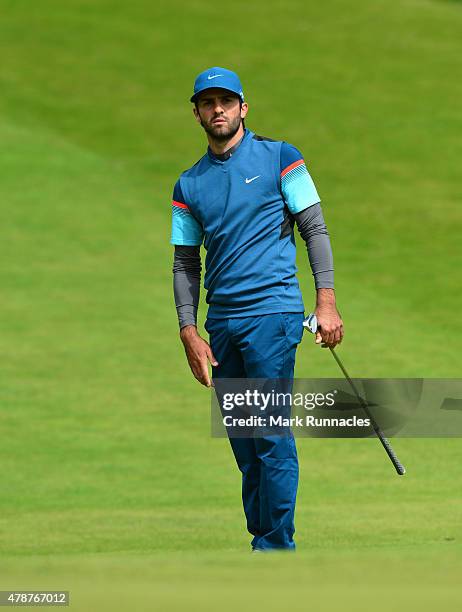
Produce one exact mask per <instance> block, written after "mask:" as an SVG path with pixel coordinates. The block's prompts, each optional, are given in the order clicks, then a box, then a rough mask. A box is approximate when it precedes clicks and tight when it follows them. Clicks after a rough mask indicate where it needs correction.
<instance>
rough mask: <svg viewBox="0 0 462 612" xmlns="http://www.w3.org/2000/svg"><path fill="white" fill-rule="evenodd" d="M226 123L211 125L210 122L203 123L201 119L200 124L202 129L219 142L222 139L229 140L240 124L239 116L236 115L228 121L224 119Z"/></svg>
mask: <svg viewBox="0 0 462 612" xmlns="http://www.w3.org/2000/svg"><path fill="white" fill-rule="evenodd" d="M217 118H218V117H214V118H213V119H212V121H214V120H215V119H217ZM226 121H227V123H224V124H222V125H213V124H212V123H210V124H209V125H208V124H206V123H204V122H203V121H202V119H201V126H202V127H203V128H204V130H205V131H206V132H207V134H209V135H210V136H211V137H212V138H213V139H214V140H216V141H218V142H220V141H224V140H231V138H232V137H233V136H234V134H236V132H237V131H238V129H239V127H240V125H241V121H242V119H241V117H236V118H235V119H234V120H232V121H230V120H228V119H226Z"/></svg>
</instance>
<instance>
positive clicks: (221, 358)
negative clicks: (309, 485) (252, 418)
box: [205, 312, 304, 550]
mask: <svg viewBox="0 0 462 612" xmlns="http://www.w3.org/2000/svg"><path fill="white" fill-rule="evenodd" d="M303 317H304V315H303V313H302V312H300V313H278V314H267V315H258V316H251V317H239V318H229V319H207V321H206V323H205V329H206V330H207V332H208V334H209V336H210V346H211V348H212V351H213V354H214V355H215V358H216V360H217V361H218V366H216V367H214V368H213V371H212V377H213V378H214V379H217V378H272V379H279V378H281V379H292V378H293V373H294V367H295V353H296V350H297V346H298V344H299V343H300V341H301V339H302V335H303ZM229 441H230V444H231V447H232V450H233V453H234V457H235V458H236V462H237V465H238V467H239V470H240V471H241V472H242V501H243V505H244V512H245V516H246V519H247V529H248V531H249V532H250V533H251V534H252V535H253V539H252V542H251V545H252V547H253V548H258V549H261V550H268V549H293V548H295V543H294V539H293V535H294V531H295V528H294V512H295V501H296V495H297V486H298V459H297V450H296V446H295V440H294V437H293V435H292V433H291V432H289V435H287V436H278V435H274V436H267V437H263V438H229Z"/></svg>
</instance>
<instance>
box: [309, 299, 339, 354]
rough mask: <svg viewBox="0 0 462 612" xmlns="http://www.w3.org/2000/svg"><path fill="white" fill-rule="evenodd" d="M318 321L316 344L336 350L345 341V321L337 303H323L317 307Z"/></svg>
mask: <svg viewBox="0 0 462 612" xmlns="http://www.w3.org/2000/svg"><path fill="white" fill-rule="evenodd" d="M314 312H315V315H316V318H317V320H318V331H317V332H316V344H321V343H323V344H321V346H322V348H334V347H335V346H337V344H340V343H341V342H342V339H343V335H344V331H343V321H342V319H341V317H340V313H339V312H338V310H337V307H336V305H335V303H323V304H318V305H317V306H316V310H315V311H314Z"/></svg>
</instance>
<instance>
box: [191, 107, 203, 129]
mask: <svg viewBox="0 0 462 612" xmlns="http://www.w3.org/2000/svg"><path fill="white" fill-rule="evenodd" d="M192 110H193V113H194V117H195V118H196V121H197V123H200V124H201V125H202V121H201V118H200V115H199V111H198V110H197V108H196V107H195V106H193V109H192Z"/></svg>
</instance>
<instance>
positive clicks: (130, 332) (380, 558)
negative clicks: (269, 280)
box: [0, 0, 462, 611]
mask: <svg viewBox="0 0 462 612" xmlns="http://www.w3.org/2000/svg"><path fill="white" fill-rule="evenodd" d="M461 28H462V3H461V2H456V1H449V0H448V1H444V0H439V1H438V0H397V1H396V2H393V3H390V2H385V1H384V0H369V1H367V0H357V1H356V2H346V1H342V0H325V1H324V2H321V3H319V2H302V1H301V0H297V1H295V2H289V3H283V2H279V1H276V0H266V1H265V2H263V1H262V0H255V1H254V2H243V1H242V0H236V1H235V2H232V3H229V4H222V5H218V4H216V3H212V2H205V1H203V0H197V1H195V2H186V1H184V2H182V1H179V0H170V1H169V2H165V1H162V0H161V1H157V2H152V1H151V2H150V1H148V0H132V1H131V2H130V3H127V2H121V1H117V0H111V1H110V0H67V1H66V2H62V1H58V0H41V1H40V2H30V1H26V0H0V34H1V36H0V52H1V62H0V79H1V81H0V139H1V147H0V203H1V206H0V210H1V231H2V239H1V245H2V257H1V260H0V265H1V294H0V301H1V306H2V316H1V318H0V324H1V336H0V337H1V341H0V345H1V352H2V367H1V374H0V376H1V379H0V383H1V384H0V400H1V403H0V419H1V420H0V422H1V432H2V439H1V444H0V460H1V465H2V478H1V483H2V486H1V493H0V589H3V590H9V589H32V588H36V589H45V588H50V589H55V590H57V589H70V590H71V599H72V608H73V609H75V610H85V611H89V610H92V611H93V610H106V609H107V610H128V609H134V610H151V609H163V610H184V609H191V610H204V609H214V608H217V607H219V608H221V609H225V610H227V609H235V608H236V606H239V607H241V608H242V609H251V608H252V609H253V608H255V607H257V606H258V607H259V608H265V609H267V610H273V609H274V610H276V609H280V608H281V606H286V607H287V606H290V607H291V608H293V609H297V610H298V609H300V610H302V609H305V608H306V607H307V606H316V607H318V608H320V609H339V608H340V607H342V608H344V609H348V610H350V609H351V610H369V609H370V607H371V606H372V605H374V608H375V609H382V608H383V609H385V608H386V607H387V608H388V607H390V606H392V607H393V608H394V609H403V610H404V609H406V610H409V609H416V608H419V610H423V611H426V610H434V609H435V608H436V607H437V606H444V607H445V608H446V609H448V610H456V609H459V607H458V606H460V599H461V595H462V593H461V589H460V585H459V581H460V571H461V569H462V568H461V559H462V554H461V553H462V547H461V539H462V528H461V521H460V516H461V497H460V491H461V477H460V461H461V458H462V452H461V445H460V441H459V440H457V439H452V440H448V439H446V440H445V439H434V440H433V439H426V440H405V439H399V440H395V441H394V446H395V447H396V451H397V453H398V455H399V456H400V458H401V459H402V461H403V463H404V464H405V465H406V467H407V468H408V474H407V475H406V476H405V477H404V478H398V477H397V476H396V475H395V474H394V472H393V469H392V467H391V465H390V464H389V462H388V461H387V459H386V457H385V455H384V453H383V450H382V449H381V447H380V445H379V444H378V442H377V441H375V440H329V441H328V440H309V439H303V440H299V443H298V448H299V457H300V462H301V478H300V489H299V501H298V506H297V515H296V528H297V533H296V539H297V544H298V552H297V553H296V555H274V556H268V555H265V556H264V558H263V559H262V558H261V556H257V555H254V556H251V555H249V552H248V551H249V537H248V535H247V534H246V532H245V528H244V520H243V513H242V510H241V501H240V478H239V472H238V471H237V468H236V467H235V464H234V459H233V457H232V454H231V451H230V449H229V445H228V444H227V442H226V441H225V440H217V439H211V438H210V434H209V428H210V416H209V410H210V408H209V392H208V391H207V390H206V389H205V388H203V387H200V386H199V384H198V383H197V382H196V381H195V379H194V378H193V377H192V375H191V374H190V372H189V369H188V366H187V363H186V360H185V357H184V354H183V349H182V346H181V343H180V342H179V339H178V330H177V321H176V313H175V308H174V303H173V296H172V274H171V267H172V247H171V245H170V244H169V238H170V214H171V212H170V200H171V193H172V188H173V184H174V182H175V180H176V178H177V177H178V175H179V174H180V172H181V171H183V170H184V169H186V168H188V167H190V166H191V165H192V164H193V163H195V161H197V159H199V157H201V156H202V154H203V153H204V150H205V145H206V141H205V137H204V134H203V132H202V130H201V128H200V127H199V126H198V125H197V124H196V122H195V121H194V118H193V115H192V111H191V105H190V103H189V102H188V100H189V96H190V95H191V91H192V86H193V81H194V78H195V76H196V74H197V73H198V72H200V71H201V70H203V69H205V68H207V67H209V66H213V65H222V66H226V67H229V68H231V69H234V70H236V71H237V72H238V73H239V75H240V77H241V80H242V82H243V84H244V91H245V94H246V99H247V101H248V103H249V106H250V110H249V115H248V119H247V121H246V124H247V127H249V128H250V129H252V130H253V131H255V132H257V133H259V134H262V135H265V136H269V137H271V138H275V139H284V140H286V141H288V142H291V143H293V144H294V145H296V146H297V147H298V148H300V149H301V150H302V151H303V153H304V156H305V159H306V161H307V164H308V167H309V169H310V172H311V174H312V176H313V178H314V180H315V183H316V186H317V188H318V191H319V193H320V196H321V199H322V203H323V210H324V215H325V218H326V222H327V225H328V228H329V232H330V235H331V241H332V245H333V250H334V257H335V268H336V292H337V301H338V306H339V309H340V311H341V314H342V316H343V319H344V322H345V331H346V336H345V340H344V342H343V344H342V346H341V348H340V349H339V351H341V355H342V357H343V358H344V360H345V363H346V364H347V367H348V368H349V370H350V373H351V375H353V376H362V377H367V376H370V377H381V376H389V377H401V376H402V377H406V376H407V377H412V376H417V377H457V376H460V371H461V367H460V366H461V359H460V345H461V331H460V325H459V318H460V317H459V313H460V307H461V304H460V281H461V273H460V270H461V267H462V261H461V251H460V228H461V226H460V221H461V213H460V202H461V196H462V193H461V192H462V188H461V181H460V159H461V153H462V146H461V142H462V141H461V128H462V119H461V113H460V100H461V98H462V81H461V79H460V57H461V53H462V37H461V31H462V30H461ZM300 247H301V248H300V249H299V261H298V263H299V270H300V274H299V278H300V282H301V285H302V288H303V293H304V298H305V305H306V309H307V311H309V310H311V308H312V306H313V304H314V290H313V282H312V278H311V274H310V270H309V268H308V264H307V258H306V252H305V250H304V248H303V244H301V245H300ZM202 297H204V296H202ZM204 318H205V308H204V307H202V309H201V316H200V321H201V322H202V323H203V321H204ZM296 375H297V376H298V377H308V376H313V377H315V376H319V377H323V376H338V371H337V369H336V365H335V362H334V361H333V360H332V359H331V357H330V355H329V354H328V352H327V351H321V350H319V348H316V347H315V346H314V345H313V343H312V341H311V339H305V342H304V344H303V345H302V346H301V347H300V349H299V353H298V361H297V367H296ZM255 557H257V558H255Z"/></svg>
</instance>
